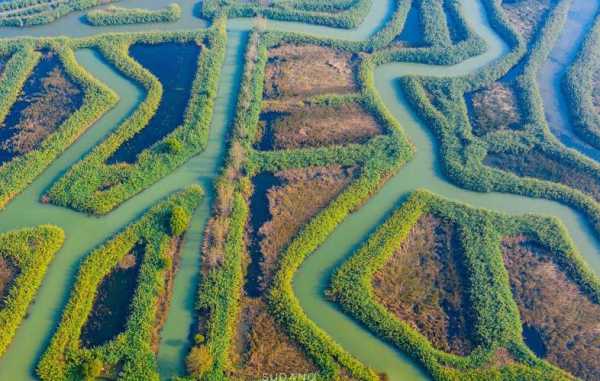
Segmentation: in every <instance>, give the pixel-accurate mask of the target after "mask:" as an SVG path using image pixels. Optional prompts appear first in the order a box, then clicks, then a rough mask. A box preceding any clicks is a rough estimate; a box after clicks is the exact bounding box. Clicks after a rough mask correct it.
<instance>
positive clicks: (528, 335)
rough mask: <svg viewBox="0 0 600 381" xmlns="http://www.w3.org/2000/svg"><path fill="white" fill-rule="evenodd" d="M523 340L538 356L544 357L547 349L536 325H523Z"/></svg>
mask: <svg viewBox="0 0 600 381" xmlns="http://www.w3.org/2000/svg"><path fill="white" fill-rule="evenodd" d="M523 341H524V342H525V344H526V345H527V346H528V347H529V349H531V350H532V351H533V353H535V355H536V356H537V357H539V358H544V357H546V353H547V349H546V345H545V344H544V339H543V338H542V334H541V333H540V331H538V329H537V328H536V327H533V326H530V325H527V324H524V325H523Z"/></svg>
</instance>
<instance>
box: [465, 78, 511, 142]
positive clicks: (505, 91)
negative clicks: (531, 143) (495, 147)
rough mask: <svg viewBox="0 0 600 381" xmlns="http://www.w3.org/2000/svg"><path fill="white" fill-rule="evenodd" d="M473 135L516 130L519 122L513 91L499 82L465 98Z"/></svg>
mask: <svg viewBox="0 0 600 381" xmlns="http://www.w3.org/2000/svg"><path fill="white" fill-rule="evenodd" d="M467 104H468V106H469V110H470V112H469V118H470V119H471V125H472V127H473V134H475V135H477V136H483V135H485V134H487V133H488V132H494V131H500V130H508V129H512V130H514V129H518V128H519V124H520V122H521V118H520V115H519V109H518V105H517V100H516V97H515V93H514V90H513V89H512V88H511V87H509V86H508V85H506V84H504V83H501V82H494V83H493V84H492V85H491V86H488V87H486V88H484V89H481V90H478V91H476V92H474V93H472V94H471V95H470V96H469V97H467Z"/></svg>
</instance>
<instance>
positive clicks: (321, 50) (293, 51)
mask: <svg viewBox="0 0 600 381" xmlns="http://www.w3.org/2000/svg"><path fill="white" fill-rule="evenodd" d="M357 63H358V59H357V57H355V56H354V55H353V54H351V53H346V52H342V51H338V50H335V49H330V48H325V47H320V46H315V45H290V44H285V45H281V46H278V47H275V48H273V49H270V50H269V60H268V63H267V67H266V69H265V89H264V96H265V98H270V99H274V98H283V97H286V98H287V97H307V96H311V95H317V94H332V93H337V94H339V93H347V92H352V91H356V89H357V84H356V80H355V71H356V67H357Z"/></svg>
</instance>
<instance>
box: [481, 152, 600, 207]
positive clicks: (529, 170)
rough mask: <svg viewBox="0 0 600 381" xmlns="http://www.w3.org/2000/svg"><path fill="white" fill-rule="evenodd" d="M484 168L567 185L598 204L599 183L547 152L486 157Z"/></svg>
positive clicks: (493, 154) (490, 154)
mask: <svg viewBox="0 0 600 381" xmlns="http://www.w3.org/2000/svg"><path fill="white" fill-rule="evenodd" d="M484 164H486V165H489V166H492V167H496V168H499V169H502V170H505V171H509V172H513V173H515V174H517V175H518V176H524V177H534V178H538V179H541V180H547V181H553V182H557V183H561V184H564V185H567V186H569V187H571V188H574V189H578V190H580V191H582V192H584V193H586V194H589V195H590V196H592V197H593V198H594V199H596V200H597V201H600V179H598V178H597V177H596V176H594V174H592V173H585V172H584V171H583V170H579V169H577V168H574V167H573V166H572V165H570V164H569V162H568V161H565V160H560V159H558V158H554V157H553V156H551V155H550V154H549V153H547V152H543V151H540V150H530V151H528V152H526V153H506V152H502V153H489V154H488V155H487V156H486V158H485V160H484Z"/></svg>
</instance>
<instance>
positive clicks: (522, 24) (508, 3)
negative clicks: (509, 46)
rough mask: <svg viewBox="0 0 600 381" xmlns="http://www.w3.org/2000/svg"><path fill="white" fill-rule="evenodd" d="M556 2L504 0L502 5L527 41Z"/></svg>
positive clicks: (551, 0)
mask: <svg viewBox="0 0 600 381" xmlns="http://www.w3.org/2000/svg"><path fill="white" fill-rule="evenodd" d="M554 3H555V0H504V1H503V2H502V7H503V8H504V13H505V14H506V15H507V17H508V20H509V22H510V23H511V24H512V25H513V26H514V27H515V28H516V29H517V31H518V32H519V33H520V34H521V35H522V36H523V38H524V39H525V41H529V40H530V39H531V37H532V36H533V34H534V33H535V32H536V28H537V25H538V24H539V22H540V21H541V20H542V18H543V16H544V14H545V13H546V12H547V11H548V10H549V9H550V8H551V7H552V6H553V5H554Z"/></svg>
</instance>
